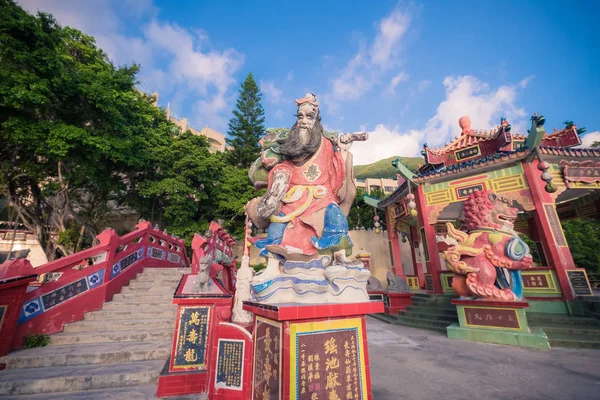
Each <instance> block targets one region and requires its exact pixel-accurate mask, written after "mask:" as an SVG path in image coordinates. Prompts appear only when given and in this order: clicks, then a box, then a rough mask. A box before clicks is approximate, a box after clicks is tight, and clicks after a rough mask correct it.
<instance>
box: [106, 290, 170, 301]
mask: <svg viewBox="0 0 600 400" xmlns="http://www.w3.org/2000/svg"><path fill="white" fill-rule="evenodd" d="M172 298H173V294H172V293H171V294H169V293H156V294H147V293H146V292H144V291H140V292H137V291H136V292H128V293H117V294H115V295H114V296H113V301H120V300H130V301H131V300H134V301H136V302H140V303H152V302H156V303H162V302H164V301H170V300H171V299H172Z"/></svg>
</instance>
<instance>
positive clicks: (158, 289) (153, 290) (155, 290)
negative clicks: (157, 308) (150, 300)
mask: <svg viewBox="0 0 600 400" xmlns="http://www.w3.org/2000/svg"><path fill="white" fill-rule="evenodd" d="M175 289H176V288H175V287H171V286H158V285H155V286H147V287H137V286H136V287H132V286H125V287H123V288H122V289H121V293H137V294H160V295H164V296H171V297H172V296H173V295H174V294H175Z"/></svg>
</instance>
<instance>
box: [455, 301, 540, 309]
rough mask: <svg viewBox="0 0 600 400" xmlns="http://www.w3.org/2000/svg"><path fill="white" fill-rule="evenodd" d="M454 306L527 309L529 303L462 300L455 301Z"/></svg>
mask: <svg viewBox="0 0 600 400" xmlns="http://www.w3.org/2000/svg"><path fill="white" fill-rule="evenodd" d="M452 304H455V305H459V306H482V307H487V306H490V307H510V308H527V307H529V303H528V302H526V301H487V300H461V299H453V300H452Z"/></svg>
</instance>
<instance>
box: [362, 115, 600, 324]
mask: <svg viewBox="0 0 600 400" xmlns="http://www.w3.org/2000/svg"><path fill="white" fill-rule="evenodd" d="M531 121H532V125H531V129H530V130H529V135H528V136H525V135H521V134H515V133H512V132H511V126H510V124H509V123H508V121H506V119H504V118H503V119H502V120H501V124H500V125H499V126H497V127H496V128H494V129H491V130H483V131H482V130H473V129H471V121H470V119H469V117H462V118H461V119H460V121H459V125H460V127H461V134H460V136H457V137H456V138H455V139H454V140H453V141H452V142H451V143H447V144H446V145H445V146H444V147H442V148H437V149H434V148H430V147H429V146H427V144H425V145H424V146H423V150H422V155H423V157H424V164H423V165H422V166H421V167H420V168H418V170H417V171H415V172H412V171H410V170H409V169H408V168H406V167H405V166H404V165H402V163H401V159H399V160H396V161H395V162H394V165H395V166H396V167H397V169H398V172H399V174H400V175H401V176H403V177H404V178H405V181H404V182H403V183H401V185H400V186H399V187H398V188H397V189H396V190H395V191H394V192H393V193H392V194H391V195H390V196H389V197H387V198H386V199H384V200H381V201H379V202H375V201H373V200H372V199H367V201H368V202H369V203H373V205H377V206H378V207H380V208H384V209H385V210H386V219H387V226H388V230H387V235H388V242H389V248H390V254H391V258H392V264H393V265H394V266H398V267H400V268H396V269H395V271H396V273H397V274H398V275H406V276H407V278H409V279H407V281H408V282H409V283H411V286H412V287H413V288H414V289H419V288H420V289H425V290H426V292H428V293H432V294H446V293H452V284H451V282H452V277H453V272H451V271H448V269H447V267H446V265H445V262H444V261H443V260H442V259H441V252H443V251H444V250H447V249H448V247H449V246H451V245H452V244H455V243H452V239H451V238H449V237H448V236H447V232H446V229H447V228H446V223H447V222H456V223H457V224H459V223H460V222H457V221H460V218H461V215H462V210H463V202H464V200H465V199H466V198H467V197H468V196H469V195H470V194H471V193H473V192H474V191H477V190H493V191H494V192H496V193H498V194H501V195H503V196H504V197H506V198H509V199H512V200H514V207H517V208H518V209H519V214H518V219H517V221H516V223H515V230H516V231H517V232H520V233H524V234H526V235H528V236H529V237H530V238H531V239H532V240H533V242H535V247H536V248H535V249H532V252H537V253H538V254H539V259H540V260H541V262H540V263H539V264H540V265H536V266H535V267H534V268H532V269H528V270H525V271H523V283H524V293H525V296H526V298H527V299H528V301H529V303H530V306H531V308H532V309H533V310H536V311H543V310H545V309H547V308H548V307H553V308H554V309H555V310H556V311H565V312H566V311H567V308H568V304H567V303H568V302H569V301H570V300H573V299H574V298H575V296H576V294H575V293H574V290H573V287H572V286H571V284H570V283H569V279H568V273H567V271H569V270H573V269H575V268H576V265H575V264H574V261H573V257H572V256H571V252H570V250H569V247H568V243H567V241H566V239H565V235H564V232H563V230H562V227H561V222H560V221H561V220H562V219H566V218H571V217H577V216H590V217H597V216H598V214H599V209H600V208H599V207H600V195H599V194H600V191H598V189H600V149H585V148H580V147H577V146H580V145H581V139H580V137H579V135H580V134H581V133H583V132H584V131H585V129H584V128H580V129H578V128H577V126H576V125H575V124H573V123H572V122H570V121H568V122H566V123H565V124H566V127H565V128H564V129H562V130H559V131H557V130H555V131H554V132H552V133H549V134H548V133H546V132H545V130H544V122H545V121H544V117H542V116H539V115H537V114H535V115H534V116H533V117H532V118H531ZM406 242H408V243H410V255H408V256H407V255H406V254H402V251H401V244H404V246H403V248H404V249H406V248H407V247H405V246H406ZM403 256H404V257H403ZM403 258H404V268H402V267H401V266H402V265H403ZM407 260H408V261H409V264H412V265H411V266H412V268H410V266H409V267H408V268H407V266H406V261H407ZM411 261H412V262H411ZM410 269H412V273H408V274H407V273H406V271H407V270H410ZM403 270H404V271H403ZM550 302H552V303H550ZM550 304H551V305H550ZM559 309H560V310H559Z"/></svg>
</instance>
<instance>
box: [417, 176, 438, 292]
mask: <svg viewBox="0 0 600 400" xmlns="http://www.w3.org/2000/svg"><path fill="white" fill-rule="evenodd" d="M415 201H416V203H417V211H418V213H419V214H418V216H417V221H418V223H419V229H420V231H421V240H423V255H424V256H425V265H427V273H428V274H431V276H432V278H433V288H434V290H433V292H434V293H436V294H442V284H441V282H440V274H439V272H440V271H441V269H442V268H441V265H440V256H439V253H438V251H437V239H436V235H435V228H434V227H433V225H431V224H430V223H429V213H428V212H427V203H426V202H425V193H424V191H423V185H420V186H419V187H418V189H417V193H416V195H415Z"/></svg>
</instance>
